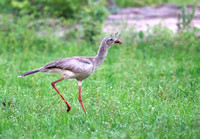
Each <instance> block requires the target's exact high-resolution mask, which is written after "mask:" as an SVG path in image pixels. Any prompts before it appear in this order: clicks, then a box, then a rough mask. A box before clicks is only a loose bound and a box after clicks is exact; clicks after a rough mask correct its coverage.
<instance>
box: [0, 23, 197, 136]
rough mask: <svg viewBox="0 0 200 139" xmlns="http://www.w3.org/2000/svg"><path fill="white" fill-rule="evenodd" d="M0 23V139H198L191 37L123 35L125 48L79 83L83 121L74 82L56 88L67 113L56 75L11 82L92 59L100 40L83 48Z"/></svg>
mask: <svg viewBox="0 0 200 139" xmlns="http://www.w3.org/2000/svg"><path fill="white" fill-rule="evenodd" d="M3 21H4V23H1V26H0V46H1V47H0V67H1V68H0V70H1V74H0V138H69V137H71V138H72V137H73V138H199V137H200V132H199V131H200V84H199V81H200V55H199V52H200V47H199V46H200V40H198V39H196V38H195V37H194V32H192V31H190V32H185V33H182V34H180V35H173V34H171V33H170V32H168V31H167V30H164V29H157V30H155V31H154V32H153V33H152V35H150V36H149V37H148V38H147V39H145V40H140V41H138V39H135V38H136V37H137V34H131V33H122V38H121V39H122V42H123V45H121V46H119V45H115V46H113V47H112V48H111V49H110V50H109V53H108V56H107V58H106V60H105V62H104V63H103V64H102V65H101V67H100V68H99V69H98V70H97V71H96V72H95V73H94V74H93V75H91V76H90V77H89V78H88V79H86V80H85V81H84V82H83V85H82V99H83V103H84V105H85V108H86V111H87V113H88V114H87V115H85V114H84V112H83V110H82V108H81V106H80V104H79V101H78V85H77V83H76V81H75V80H65V81H62V82H60V83H58V84H56V85H57V88H58V89H59V90H60V91H61V93H62V94H63V95H64V97H65V98H66V100H67V101H68V102H69V104H70V105H71V107H72V109H71V111H70V112H69V113H67V112H66V110H67V107H66V105H65V103H64V102H63V101H62V99H61V98H60V96H59V95H58V94H57V93H56V91H55V90H54V89H53V88H52V87H51V84H50V83H51V82H52V81H54V80H57V79H59V78H60V76H58V75H48V74H44V73H38V74H33V75H30V76H26V77H24V78H18V77H17V76H18V75H19V74H21V73H23V72H26V71H29V70H32V69H35V68H39V67H41V66H43V65H44V64H46V63H48V62H50V61H53V60H55V59H59V58H64V57H70V56H76V55H86V56H93V55H95V54H96V52H97V50H98V45H99V43H100V42H99V41H100V40H99V41H98V42H97V43H96V44H92V45H91V44H90V45H89V44H88V43H87V42H85V41H83V40H71V41H63V40H60V39H57V38H54V37H50V36H46V37H39V36H37V35H36V33H35V29H34V28H33V29H31V28H27V22H26V20H25V19H21V20H18V21H14V22H15V24H12V23H11V22H10V21H6V20H3ZM125 34H129V35H128V37H126V36H125ZM102 37H103V36H102ZM136 40H137V41H136ZM3 103H5V104H4V105H6V106H4V105H3Z"/></svg>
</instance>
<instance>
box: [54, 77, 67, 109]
mask: <svg viewBox="0 0 200 139" xmlns="http://www.w3.org/2000/svg"><path fill="white" fill-rule="evenodd" d="M64 79H65V78H64V77H63V78H61V79H59V80H56V81H54V82H52V83H51V85H52V87H53V88H54V89H55V90H56V91H57V92H58V94H59V95H60V96H61V98H62V99H63V100H64V101H65V103H66V104H67V108H68V109H67V112H69V111H70V109H71V106H70V105H69V103H68V102H67V101H66V100H65V99H64V97H63V96H62V95H61V94H60V92H59V91H58V89H57V88H56V86H55V84H56V83H57V82H60V81H62V80H64Z"/></svg>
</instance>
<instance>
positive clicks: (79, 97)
mask: <svg viewBox="0 0 200 139" xmlns="http://www.w3.org/2000/svg"><path fill="white" fill-rule="evenodd" d="M81 84H82V81H78V91H79V95H78V100H79V102H80V104H81V106H82V108H83V111H84V112H85V114H86V111H85V107H84V105H83V101H82V98H81Z"/></svg>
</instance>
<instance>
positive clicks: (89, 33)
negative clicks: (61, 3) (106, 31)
mask: <svg viewBox="0 0 200 139" xmlns="http://www.w3.org/2000/svg"><path fill="white" fill-rule="evenodd" d="M104 5H105V2H103V3H102V2H101V3H100V2H92V1H89V2H88V4H87V5H86V6H84V7H83V11H82V13H81V15H80V16H81V17H80V18H81V24H82V25H83V28H84V34H85V39H86V40H87V41H89V42H94V40H95V36H97V35H98V34H100V33H101V25H102V23H103V21H104V20H105V19H106V17H107V15H108V11H107V9H106V8H105V7H104Z"/></svg>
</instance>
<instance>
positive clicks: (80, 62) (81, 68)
mask: <svg viewBox="0 0 200 139" xmlns="http://www.w3.org/2000/svg"><path fill="white" fill-rule="evenodd" d="M44 68H45V69H50V68H59V69H65V70H70V71H73V72H76V73H80V72H86V71H90V70H92V68H93V63H92V61H90V60H89V59H87V58H85V57H71V58H65V59H59V60H56V61H53V62H50V63H48V64H47V65H45V66H44Z"/></svg>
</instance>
